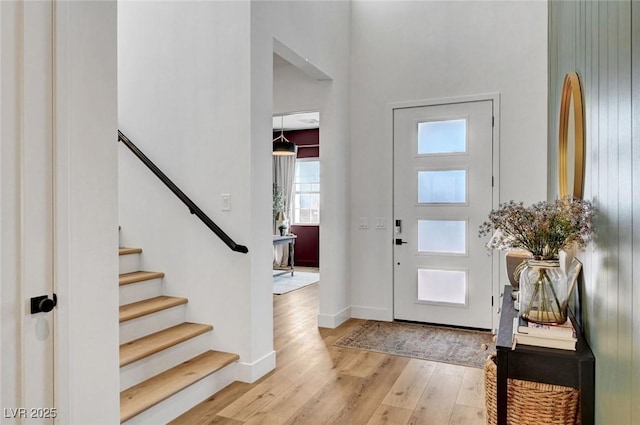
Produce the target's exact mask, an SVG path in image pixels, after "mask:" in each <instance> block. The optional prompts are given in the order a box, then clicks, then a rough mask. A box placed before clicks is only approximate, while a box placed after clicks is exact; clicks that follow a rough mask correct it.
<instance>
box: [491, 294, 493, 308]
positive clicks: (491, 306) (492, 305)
mask: <svg viewBox="0 0 640 425" xmlns="http://www.w3.org/2000/svg"><path fill="white" fill-rule="evenodd" d="M491 307H493V295H491Z"/></svg>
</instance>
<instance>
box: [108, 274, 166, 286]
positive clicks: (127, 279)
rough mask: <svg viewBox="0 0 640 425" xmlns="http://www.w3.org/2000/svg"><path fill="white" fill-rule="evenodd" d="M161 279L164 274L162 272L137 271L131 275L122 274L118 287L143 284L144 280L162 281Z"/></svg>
mask: <svg viewBox="0 0 640 425" xmlns="http://www.w3.org/2000/svg"><path fill="white" fill-rule="evenodd" d="M163 277H164V273H162V272H145V271H137V272H131V273H123V274H121V275H120V278H119V284H120V286H122V285H130V284H132V283H138V282H143V281H145V280H151V279H162V278H163Z"/></svg>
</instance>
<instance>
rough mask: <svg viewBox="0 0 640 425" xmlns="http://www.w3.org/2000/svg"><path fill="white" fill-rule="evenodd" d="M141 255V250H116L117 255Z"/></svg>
mask: <svg viewBox="0 0 640 425" xmlns="http://www.w3.org/2000/svg"><path fill="white" fill-rule="evenodd" d="M140 253H142V248H124V247H120V248H118V255H129V254H140Z"/></svg>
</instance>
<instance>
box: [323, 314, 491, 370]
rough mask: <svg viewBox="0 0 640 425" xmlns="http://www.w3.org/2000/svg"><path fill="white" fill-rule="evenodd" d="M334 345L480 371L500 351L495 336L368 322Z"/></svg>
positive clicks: (478, 332) (464, 331) (401, 324)
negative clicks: (494, 339)
mask: <svg viewBox="0 0 640 425" xmlns="http://www.w3.org/2000/svg"><path fill="white" fill-rule="evenodd" d="M483 344H486V345H485V346H483ZM334 345H335V346H338V347H347V348H358V349H361V350H369V351H377V352H380V353H385V354H394V355H397V356H404V357H414V358H417V359H423V360H431V361H435V362H441V363H452V364H457V365H461V366H469V367H475V368H479V369H482V368H483V367H484V363H485V361H486V359H487V357H488V356H489V355H490V354H494V353H495V351H496V344H495V342H493V335H492V334H491V332H480V331H472V330H465V329H454V328H447V327H441V326H431V325H420V324H412V323H399V322H378V321H374V320H367V321H366V322H364V323H363V324H362V325H361V326H360V327H359V328H357V329H356V330H354V331H352V332H351V333H350V334H348V335H345V336H343V337H342V338H340V339H339V340H338V341H336V342H335V343H334ZM485 347H486V348H485Z"/></svg>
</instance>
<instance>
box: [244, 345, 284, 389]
mask: <svg viewBox="0 0 640 425" xmlns="http://www.w3.org/2000/svg"><path fill="white" fill-rule="evenodd" d="M275 368H276V352H275V351H271V352H270V353H268V354H266V355H264V356H263V357H262V358H260V359H258V360H256V361H255V362H253V363H242V362H238V366H237V368H236V373H237V375H236V380H238V381H241V382H247V383H249V384H252V383H254V382H256V381H257V380H258V379H260V378H262V377H263V376H264V375H266V374H267V373H269V372H271V371H272V370H273V369H275Z"/></svg>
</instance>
